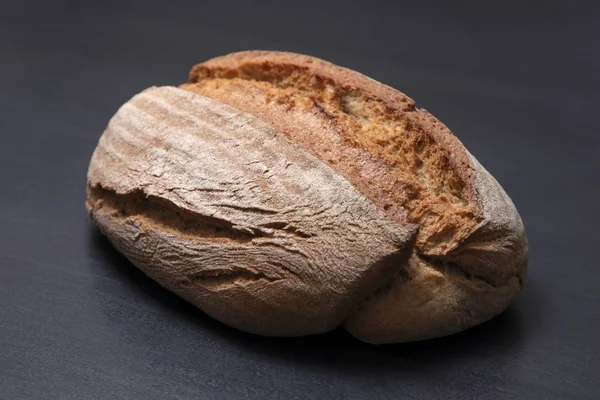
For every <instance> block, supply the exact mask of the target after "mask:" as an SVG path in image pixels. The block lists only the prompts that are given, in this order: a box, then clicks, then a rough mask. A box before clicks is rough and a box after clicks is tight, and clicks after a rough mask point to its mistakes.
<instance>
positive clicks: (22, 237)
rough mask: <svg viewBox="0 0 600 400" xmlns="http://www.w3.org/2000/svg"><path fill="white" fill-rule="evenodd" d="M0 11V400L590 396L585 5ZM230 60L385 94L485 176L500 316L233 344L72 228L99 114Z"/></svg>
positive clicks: (599, 26)
mask: <svg viewBox="0 0 600 400" xmlns="http://www.w3.org/2000/svg"><path fill="white" fill-rule="evenodd" d="M402 3H403V4H400V2H398V3H396V2H389V3H383V2H377V1H369V2H365V3H363V4H361V5H357V4H353V3H352V2H349V1H348V2H338V3H336V4H333V3H331V2H325V1H295V2H283V1H280V2H277V1H273V2H251V1H241V0H240V1H231V0H229V1H220V0H212V1H201V0H195V1H189V2H183V3H182V2H180V3H179V4H177V5H173V4H171V3H170V2H168V1H145V2H136V3H134V2H131V1H101V2H96V3H91V2H89V3H86V2H82V1H54V2H50V1H37V2H33V1H20V2H18V1H15V2H6V1H4V2H2V4H1V7H0V134H1V141H0V183H1V186H0V398H1V399H3V400H4V399H9V400H13V399H113V398H128V399H191V398H196V399H213V398H215V399H224V398H257V399H270V398H283V399H296V398H298V399H303V398H324V399H329V398H357V399H360V398H367V399H376V398H389V399H398V398H411V399H419V398H423V399H436V398H440V399H441V398H462V399H466V398H474V399H481V398H510V399H519V398H545V399H554V398H556V399H592V398H600V394H599V390H600V379H599V371H600V354H599V351H600V343H599V342H600V306H599V305H598V303H599V301H600V293H599V289H598V288H599V287H600V269H599V268H598V258H599V255H600V254H599V250H598V247H599V245H600V240H599V236H598V223H599V222H600V218H599V213H598V203H599V201H600V198H599V197H600V196H599V194H600V189H599V187H600V185H599V183H600V182H599V178H598V174H599V172H600V168H599V167H600V161H599V159H600V139H599V137H598V130H599V129H600V122H599V119H598V113H599V111H598V107H599V105H600V101H599V100H600V95H599V89H600V85H599V83H600V82H599V78H598V75H599V71H600V52H599V46H598V40H599V39H600V21H599V16H600V14H599V13H598V11H597V10H595V9H594V7H593V4H594V2H589V3H584V2H576V1H572V2H566V1H565V2H557V1H540V2H538V3H532V2H527V1H518V2H517V1H508V2H506V1H503V2H496V5H492V4H489V3H492V2H485V1H477V2H475V1H473V2H471V3H470V4H469V3H463V2H452V1H441V0H440V1H438V2H423V1H416V0H414V1H406V2H402ZM243 49H279V50H289V51H295V52H301V53H307V54H311V55H315V56H318V57H321V58H325V59H327V60H330V61H333V62H335V63H338V64H341V65H344V66H347V67H350V68H353V69H356V70H358V71H360V72H363V73H365V74H367V75H369V76H372V77H374V78H375V79H378V80H380V81H383V82H385V83H387V84H389V85H391V86H393V87H396V88H399V89H401V90H402V91H404V92H406V93H407V94H408V95H410V96H411V97H413V98H414V99H416V101H417V102H418V103H419V105H420V106H423V107H425V108H427V109H428V110H429V111H430V112H432V113H433V114H434V115H436V116H437V117H438V118H439V119H441V120H442V121H443V122H445V123H446V124H447V125H448V126H449V127H450V128H451V129H452V130H453V131H454V132H455V133H456V135H458V137H459V138H460V139H461V140H462V141H463V142H464V143H465V145H466V146H467V148H469V149H470V151H471V152H472V153H473V154H475V156H476V157H477V158H478V159H479V160H480V161H481V162H482V164H483V165H484V166H486V168H487V169H488V170H489V171H490V172H491V173H492V174H493V175H494V176H495V177H496V178H497V179H498V180H499V181H500V182H501V184H502V185H503V186H504V188H505V189H506V191H507V192H508V193H509V195H510V196H511V197H512V199H513V200H514V202H515V204H516V206H517V208H518V209H519V210H520V212H521V215H522V217H523V220H524V221H525V225H526V227H527V233H528V236H529V241H530V248H531V257H530V269H529V275H528V277H527V280H526V284H525V287H524V289H523V291H522V293H521V294H520V295H519V296H518V298H517V301H516V302H515V304H514V305H513V306H512V307H510V309H509V310H508V311H507V312H506V313H505V314H503V315H501V316H499V317H497V318H495V319H493V320H492V321H490V322H488V323H486V324H483V325H482V326H479V327H477V328H474V329H472V330H470V331H467V332H464V333H461V334H457V335H455V336H451V337H447V338H442V339H438V340H432V341H428V342H421V343H414V344H402V345H391V346H380V347H373V346H368V345H365V344H362V343H360V342H358V341H356V340H354V339H353V338H351V337H350V336H349V335H348V334H346V333H345V332H343V331H335V332H332V333H330V334H326V335H321V336H315V337H308V338H296V339H273V338H262V337H256V336H252V335H249V334H244V333H241V332H238V331H235V330H233V329H230V328H228V327H226V326H223V325H221V324H219V323H217V322H215V321H213V320H211V319H210V318H208V317H207V316H205V315H204V314H203V313H202V312H200V311H199V310H197V309H195V308H194V307H192V306H190V305H189V304H187V303H185V302H184V301H182V300H180V299H179V298H177V297H176V296H174V295H172V294H170V293H169V292H167V291H166V290H163V289H162V288H161V287H159V286H158V285H157V284H155V283H154V282H153V281H151V280H150V279H148V278H146V277H145V276H144V275H143V274H142V273H141V272H139V271H138V270H136V269H135V268H134V267H133V266H132V265H131V264H130V263H129V262H128V261H127V260H126V259H124V258H123V257H122V256H120V255H119V254H118V253H116V252H115V251H114V250H113V249H112V248H111V246H110V245H109V244H108V243H107V241H106V240H105V239H104V238H103V237H102V236H101V235H100V234H99V233H98V231H97V230H96V229H95V227H94V226H93V224H92V223H91V222H90V220H89V218H88V216H87V214H86V212H85V209H84V205H83V204H84V197H85V175H86V168H87V164H88V162H89V159H90V156H91V153H92V151H93V149H94V146H95V144H96V142H97V140H98V137H99V135H100V134H101V133H102V130H103V128H104V127H105V125H106V123H107V122H108V119H109V118H110V117H111V115H112V114H113V113H114V112H115V111H116V110H117V108H118V107H119V106H120V105H121V104H122V103H124V102H125V101H127V100H128V99H129V98H130V97H131V96H132V95H134V94H135V93H137V92H139V91H141V90H142V89H144V88H146V87H148V86H151V85H165V84H178V83H181V82H183V81H185V80H186V78H187V73H188V70H189V68H190V67H191V66H192V65H193V64H194V63H196V62H200V61H203V60H205V59H207V58H210V57H213V56H217V55H220V54H224V53H228V52H231V51H235V50H243Z"/></svg>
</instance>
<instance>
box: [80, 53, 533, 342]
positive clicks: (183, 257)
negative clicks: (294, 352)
mask: <svg viewBox="0 0 600 400" xmlns="http://www.w3.org/2000/svg"><path fill="white" fill-rule="evenodd" d="M181 88H182V89H185V90H181V89H176V88H169V87H165V88H152V89H148V90H147V91H145V92H143V93H142V94H140V95H137V96H136V97H134V98H133V99H132V100H131V101H130V102H129V103H127V104H126V105H124V106H123V108H121V110H119V112H118V113H117V114H116V115H115V117H113V119H112V120H111V122H110V124H109V126H108V128H107V130H106V131H105V133H104V135H103V137H102V138H101V140H100V143H99V145H98V148H97V149H96V151H95V153H94V156H93V158H92V161H91V163H90V170H89V173H88V202H87V206H88V209H89V210H90V213H91V215H92V217H93V218H94V220H95V221H96V223H97V224H98V225H99V226H100V228H101V230H102V231H103V232H104V234H106V235H107V236H108V237H109V239H110V240H111V241H112V242H113V243H114V244H115V246H116V247H117V248H118V249H119V250H120V251H121V252H123V253H124V254H125V255H126V256H127V257H128V258H129V259H130V260H131V261H132V262H133V263H134V264H136V265H137V266H138V267H139V268H140V269H142V270H144V271H145V272H146V273H147V274H148V275H150V276H151V277H153V278H154V279H155V280H157V281H158V282H159V283H161V284H163V285H164V286H165V287H167V288H169V289H170V290H173V291H174V292H176V293H178V294H179V295H181V296H182V297H184V298H186V299H188V300H189V301H190V302H192V303H194V304H196V305H197V306H199V307H200V308H201V309H203V310H204V311H206V312H207V313H209V314H210V315H212V316H213V317H215V318H217V319H219V320H221V321H223V322H225V323H227V324H229V325H232V326H235V327H237V328H239V329H243V330H246V331H250V332H254V333H259V334H264V335H286V336H293V335H302V334H310V333H319V332H325V331H327V330H330V329H333V328H334V327H336V326H338V325H340V324H343V325H344V327H345V328H346V329H347V330H348V331H349V332H350V333H352V334H353V335H354V336H356V337H357V338H359V339H361V340H363V341H367V342H371V343H390V342H403V341H413V340H422V339H427V338H432V337H437V336H443V335H447V334H451V333H454V332H457V331H460V330H463V329H466V328H468V327H470V326H473V325H476V324H478V323H481V322H483V321H485V320H487V319H489V318H491V317H493V316H494V315H497V314H499V313H501V312H502V311H503V310H504V309H505V308H506V307H507V306H508V305H509V304H510V303H511V301H512V299H513V298H514V295H515V294H516V293H517V292H518V290H519V289H520V288H521V287H522V283H523V279H524V276H525V272H526V265H527V253H528V249H527V239H526V236H525V232H524V227H523V224H522V222H521V219H520V217H519V215H518V213H517V211H516V209H515V207H514V205H513V203H512V202H511V200H510V198H509V197H508V196H507V195H506V193H505V192H504V191H503V189H502V188H501V187H500V185H499V184H498V183H497V182H496V181H495V179H494V178H493V177H492V176H491V175H490V174H489V173H488V172H487V171H486V170H485V169H484V168H483V167H482V166H481V165H480V164H479V163H478V162H477V160H476V159H475V158H474V157H473V156H472V155H471V154H470V153H469V152H468V151H467V150H466V149H465V148H464V146H463V145H462V143H461V142H460V141H459V140H458V139H457V138H456V137H455V136H454V135H453V134H452V133H451V132H450V130H449V129H448V128H447V127H445V126H444V125H443V124H442V123H440V122H439V121H437V120H436V119H435V118H434V117H433V116H431V115H430V114H429V113H427V112H426V111H425V110H422V109H418V108H417V107H416V106H415V103H414V102H413V101H412V100H411V99H410V98H408V97H407V96H405V95H404V94H402V93H400V92H399V91H397V90H395V89H392V88H390V87H388V86H386V85H384V84H381V83H379V82H377V81H374V80H372V79H370V78H367V77H365V76H364V75H361V74H359V73H357V72H354V71H351V70H348V69H345V68H341V67H338V66H335V65H333V64H330V63H328V62H325V61H322V60H319V59H316V58H313V57H308V56H302V55H297V54H291V53H281V52H263V51H251V52H243V53H234V54H230V55H227V56H223V57H218V58H215V59H213V60H209V61H207V62H205V63H202V64H198V65H197V66H195V67H194V68H193V69H192V71H191V73H190V83H188V84H184V85H182V86H181ZM148 116H150V117H148ZM148 118H150V119H148ZM207 126H208V127H210V128H207ZM215 132H216V133H215ZM224 143H225V144H224ZM227 143H229V145H226V144H227ZM242 146H244V149H245V150H244V151H241V150H240V149H241V148H242ZM209 149H210V150H209ZM246 149H247V150H246ZM174 155H177V156H176V157H175V156H174ZM289 160H294V161H293V162H291V165H293V166H296V167H292V169H291V170H288V169H289V168H287V169H286V168H280V167H281V163H284V165H287V164H285V163H290V161H289ZM245 164H248V165H255V167H256V166H257V165H261V166H262V167H260V168H259V170H258V171H257V170H256V169H255V168H254V167H252V168H249V167H248V165H245ZM253 168H254V169H253ZM265 169H266V171H276V172H274V173H273V174H270V175H269V176H270V179H269V180H265V179H264V170H265ZM211 173H212V174H215V176H211ZM271 175H272V176H271ZM232 176H237V177H240V178H239V179H241V180H242V181H246V182H260V183H259V184H257V186H256V187H258V188H259V189H258V192H257V189H256V187H255V188H254V189H249V186H243V185H242V186H240V187H236V190H237V191H233V192H232V191H231V190H230V189H231V188H228V187H227V185H226V184H225V185H223V183H224V182H231V177H232ZM241 177H244V178H243V179H242V178H241ZM301 177H302V178H301ZM271 180H272V181H274V182H275V183H272V182H270V181H271ZM307 182H312V183H311V184H307ZM273 185H274V186H273ZM250 186H253V185H250ZM282 188H283V189H282ZM215 189H218V190H215ZM240 193H241V195H239V194H240ZM257 193H258V194H257ZM306 193H308V195H309V198H310V201H303V202H302V201H300V200H301V199H305V197H304V196H303V194H306ZM232 196H233V197H232ZM232 199H234V203H235V205H234V207H231V203H232ZM348 206H350V207H354V208H353V209H352V210H350V211H347V209H346V211H345V212H341V211H340V207H342V209H343V208H344V207H348ZM263 208H264V209H268V210H269V211H264V210H263V211H257V210H260V209H263ZM323 209H328V210H334V211H331V212H327V213H326V218H325V219H322V218H320V217H319V218H317V219H315V218H314V216H315V215H320V210H323ZM231 210H235V212H232V211H231ZM290 210H292V211H290ZM335 210H337V211H335ZM294 213H295V214H294ZM182 215H183V216H182ZM349 216H351V217H349ZM355 219H356V221H355ZM190 221H192V222H193V225H194V227H195V228H193V229H191V231H190V228H189V227H187V226H188V225H189V224H190ZM331 226H334V227H336V228H335V229H334V230H333V231H332V230H331V228H330V227H331ZM359 226H360V228H358V227H359ZM186 227H187V228H186ZM326 227H329V228H326ZM357 229H358V231H357ZM185 230H187V231H188V232H187V233H186V232H185ZM361 230H362V231H361ZM359 231H361V232H359ZM240 238H241V239H240ZM264 242H274V243H275V242H277V243H278V244H275V245H273V244H270V245H265V244H264ZM283 244H285V245H283ZM275 246H278V247H277V248H276V247H275ZM290 246H291V247H290ZM157 248H158V249H162V250H160V251H155V249H157ZM290 249H294V250H293V251H291V252H290V251H289V250H290ZM263 250H264V251H263ZM257 251H258V253H257ZM297 252H300V253H302V252H303V253H304V254H305V256H301V257H300V256H298V257H300V258H297V257H296V255H297V254H300V253H297ZM259 253H260V254H259ZM257 254H259V255H257ZM306 255H308V257H306ZM301 259H304V261H306V259H308V260H310V262H300V261H299V260H301ZM234 264H235V267H232V265H234Z"/></svg>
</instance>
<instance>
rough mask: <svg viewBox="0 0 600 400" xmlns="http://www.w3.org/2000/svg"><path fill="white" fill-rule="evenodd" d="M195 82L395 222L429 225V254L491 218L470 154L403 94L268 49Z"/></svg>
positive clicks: (217, 66) (228, 60)
mask: <svg viewBox="0 0 600 400" xmlns="http://www.w3.org/2000/svg"><path fill="white" fill-rule="evenodd" d="M190 82H191V84H188V85H182V88H184V89H186V90H190V91H194V92H196V93H200V94H203V95H206V96H209V97H213V98H216V99H218V100H220V101H223V102H225V103H228V104H230V105H233V106H235V107H237V108H240V109H243V110H245V111H248V112H250V113H252V114H254V115H256V116H258V117H259V118H261V119H262V120H264V121H266V122H268V123H269V124H271V125H273V126H275V127H276V128H279V129H281V130H282V132H283V133H284V134H286V135H287V136H288V138H289V139H290V140H293V141H295V142H296V143H298V144H300V145H301V146H302V147H303V148H305V149H306V150H308V151H310V152H312V153H313V154H315V155H316V156H317V157H319V158H320V159H321V160H322V161H324V162H326V163H328V165H329V166H330V167H332V168H333V169H334V170H336V171H337V172H338V173H340V174H342V175H343V176H345V177H346V178H347V179H349V180H350V181H351V182H352V183H353V184H354V185H355V186H356V187H357V188H358V189H359V190H360V191H361V192H362V193H363V194H365V195H366V196H367V197H368V198H370V199H371V200H372V201H373V202H374V203H375V204H376V205H377V206H379V207H380V208H381V209H383V210H385V211H386V212H387V213H388V215H390V216H391V217H392V218H394V219H396V220H398V221H399V222H403V221H404V220H405V218H408V220H409V221H410V222H414V223H417V224H419V225H421V233H420V235H419V240H418V245H419V248H420V250H421V251H423V252H425V253H427V254H438V255H441V254H446V253H447V252H448V251H451V250H452V249H454V248H456V247H457V246H458V245H459V244H460V242H462V241H463V240H464V239H465V238H467V237H468V236H469V235H470V234H471V233H472V232H473V231H474V230H475V229H476V227H477V225H478V224H479V222H480V221H481V209H480V207H479V202H478V201H477V199H476V190H475V188H474V186H473V184H472V182H473V167H472V164H471V162H470V158H469V156H468V153H467V152H466V151H465V150H464V147H463V146H462V144H461V143H460V142H459V141H458V139H457V138H456V137H455V136H454V135H452V133H451V132H450V131H449V130H448V128H446V127H445V126H444V125H443V124H441V123H440V122H439V121H437V120H436V119H435V118H434V117H433V116H431V115H430V114H429V113H427V112H426V111H425V110H420V109H417V108H416V107H415V104H414V102H413V101H412V100H411V99H410V98H408V97H407V96H405V95H403V94H402V93H400V92H398V91H397V90H394V89H392V88H390V87H388V86H386V85H383V84H381V83H379V82H377V81H374V80H372V79H370V78H368V77H366V76H364V75H362V74H359V73H357V72H355V71H351V70H348V69H346V68H342V67H338V66H336V65H333V64H331V63H328V62H326V61H323V60H319V59H316V58H313V57H309V56H302V55H297V54H290V53H280V52H262V51H250V52H243V53H234V54H230V55H227V56H223V57H218V58H215V59H212V60H209V61H207V62H204V63H202V64H198V65H196V66H195V67H194V68H193V69H192V71H191V73H190ZM249 98H251V99H252V100H251V101H249ZM349 115H350V116H351V117H352V118H351V117H349ZM403 154H404V157H405V159H404V160H402V159H401V156H403ZM423 163H425V165H424V168H423V167H422V164H423ZM407 211H408V215H406V212H407Z"/></svg>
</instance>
